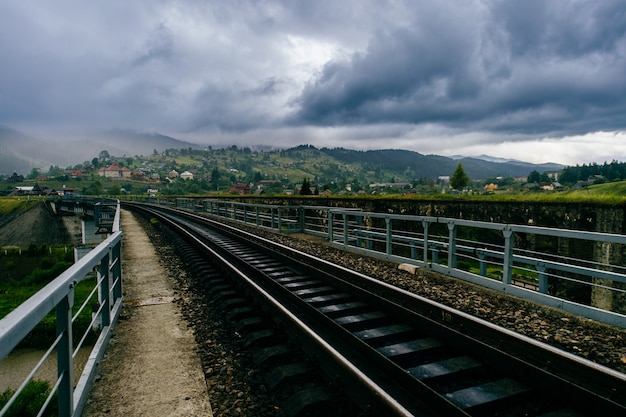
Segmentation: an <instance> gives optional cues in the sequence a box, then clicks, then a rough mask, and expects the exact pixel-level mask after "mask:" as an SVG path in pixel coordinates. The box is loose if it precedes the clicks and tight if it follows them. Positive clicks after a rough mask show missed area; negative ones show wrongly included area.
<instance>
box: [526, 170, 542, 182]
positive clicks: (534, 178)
mask: <svg viewBox="0 0 626 417" xmlns="http://www.w3.org/2000/svg"><path fill="white" fill-rule="evenodd" d="M539 181H541V174H540V173H539V171H537V170H533V171H532V172H531V173H530V174H528V178H527V179H526V182H530V183H533V182H539Z"/></svg>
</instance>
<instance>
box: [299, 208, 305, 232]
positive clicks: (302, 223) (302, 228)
mask: <svg viewBox="0 0 626 417" xmlns="http://www.w3.org/2000/svg"><path fill="white" fill-rule="evenodd" d="M298 214H300V233H304V232H305V231H306V216H305V213H304V207H302V206H300V207H298Z"/></svg>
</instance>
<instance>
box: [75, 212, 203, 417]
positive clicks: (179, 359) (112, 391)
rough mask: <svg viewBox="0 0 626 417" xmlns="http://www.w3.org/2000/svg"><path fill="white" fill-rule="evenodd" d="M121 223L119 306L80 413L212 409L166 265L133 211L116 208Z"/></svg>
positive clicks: (186, 414)
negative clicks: (122, 301) (121, 303)
mask: <svg viewBox="0 0 626 417" xmlns="http://www.w3.org/2000/svg"><path fill="white" fill-rule="evenodd" d="M121 223H122V226H121V227H122V230H123V232H124V237H123V243H122V245H123V246H122V248H123V249H122V250H123V263H122V273H123V280H124V281H123V288H124V299H125V306H124V308H123V311H122V314H121V317H120V321H119V323H118V324H117V327H116V329H115V333H114V336H113V339H112V340H111V344H110V345H109V348H108V351H107V354H106V357H105V359H104V360H103V361H102V363H101V367H100V377H99V378H98V380H97V381H96V382H95V384H94V386H93V389H92V392H91V394H90V397H89V401H88V404H87V406H86V407H85V410H84V412H83V417H96V416H98V417H100V416H120V417H121V416H124V417H135V416H146V417H148V416H149V417H153V416H172V417H173V416H176V417H181V416H182V417H192V416H212V415H213V414H212V412H211V405H210V402H209V396H208V392H207V387H206V382H205V379H204V374H203V372H202V368H201V365H200V359H199V357H198V355H197V353H196V352H197V347H196V342H195V340H194V336H193V333H192V332H191V331H190V330H189V329H188V327H187V323H186V322H185V320H184V319H183V318H182V317H181V313H180V309H179V308H178V306H177V305H176V304H174V303H173V300H174V293H173V290H172V286H171V282H170V279H169V278H168V272H167V271H166V270H165V269H164V267H163V266H162V265H160V264H159V259H158V257H157V256H156V253H155V248H154V247H153V246H152V243H151V242H150V240H149V238H148V236H147V235H146V233H145V232H144V230H143V229H142V228H141V226H140V225H139V223H138V222H137V220H136V219H135V217H134V214H132V213H131V212H128V211H122V218H121Z"/></svg>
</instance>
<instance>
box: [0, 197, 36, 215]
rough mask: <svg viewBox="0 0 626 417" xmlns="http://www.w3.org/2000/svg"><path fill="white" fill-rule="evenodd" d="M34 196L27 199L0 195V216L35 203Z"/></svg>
mask: <svg viewBox="0 0 626 417" xmlns="http://www.w3.org/2000/svg"><path fill="white" fill-rule="evenodd" d="M37 201H38V200H37V199H36V198H31V199H27V198H25V197H21V198H15V197H0V218H2V216H8V215H9V214H11V213H13V212H15V211H16V210H22V209H25V208H28V207H29V206H32V205H34V204H36V203H37Z"/></svg>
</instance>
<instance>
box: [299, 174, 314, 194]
mask: <svg viewBox="0 0 626 417" xmlns="http://www.w3.org/2000/svg"><path fill="white" fill-rule="evenodd" d="M300 195H313V191H311V184H310V183H309V179H308V178H305V179H304V181H302V188H300Z"/></svg>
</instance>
